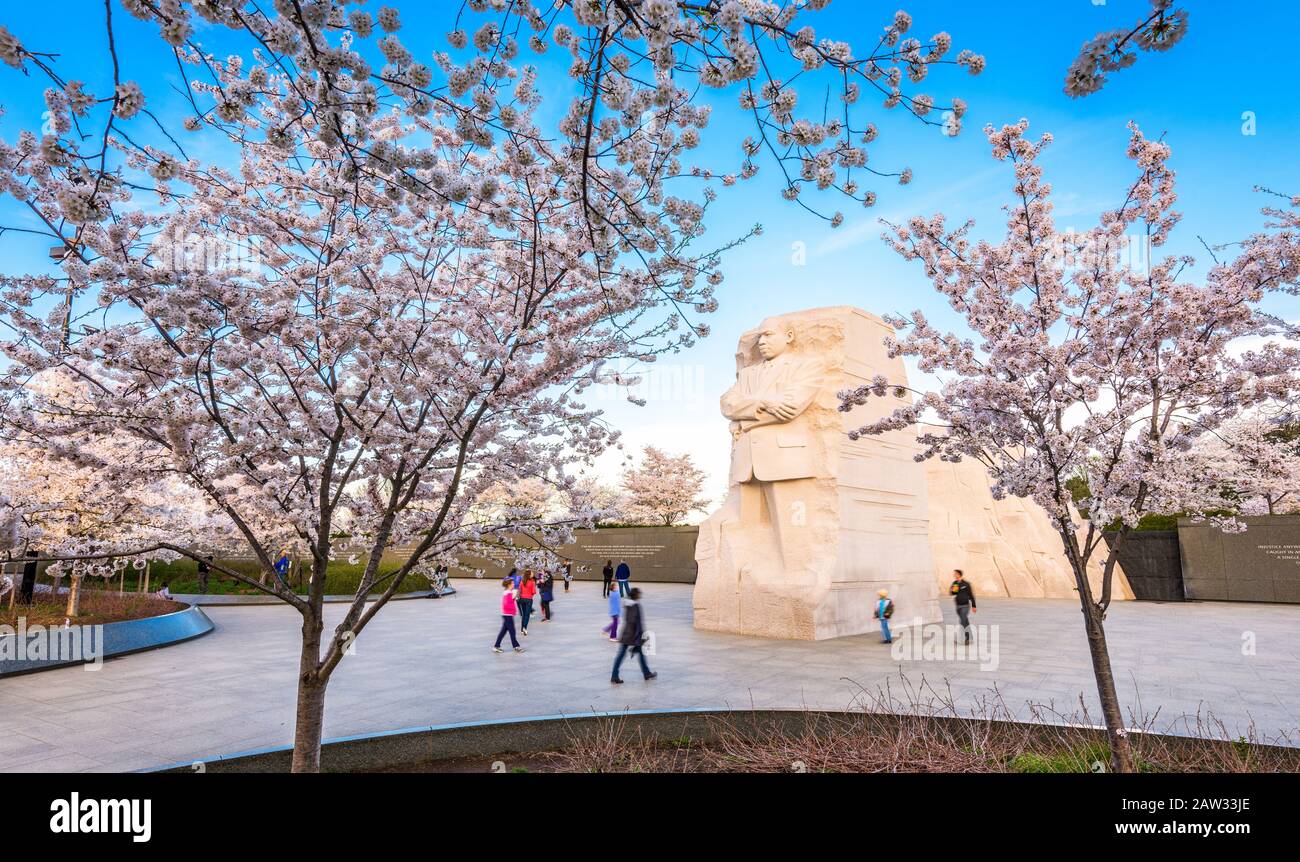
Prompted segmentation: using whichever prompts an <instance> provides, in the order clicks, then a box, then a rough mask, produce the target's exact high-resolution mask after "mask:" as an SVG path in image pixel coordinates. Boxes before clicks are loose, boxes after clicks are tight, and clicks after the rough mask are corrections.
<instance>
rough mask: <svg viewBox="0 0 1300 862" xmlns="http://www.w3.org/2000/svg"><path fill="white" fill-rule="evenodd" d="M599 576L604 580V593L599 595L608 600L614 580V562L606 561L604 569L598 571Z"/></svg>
mask: <svg viewBox="0 0 1300 862" xmlns="http://www.w3.org/2000/svg"><path fill="white" fill-rule="evenodd" d="M600 574H601V576H602V577H604V578H605V592H603V593H601V595H603V596H604V597H605V598H609V589H610V587H611V586H612V585H613V580H614V561H613V560H606V561H605V568H603V569H601V570H600Z"/></svg>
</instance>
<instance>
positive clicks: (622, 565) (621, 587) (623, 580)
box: [614, 560, 632, 596]
mask: <svg viewBox="0 0 1300 862" xmlns="http://www.w3.org/2000/svg"><path fill="white" fill-rule="evenodd" d="M631 577H632V567H631V566H629V565H628V564H627V560H619V561H618V568H617V569H615V570H614V580H615V581H617V582H618V594H619V595H620V596H626V595H627V594H628V592H627V591H628V590H629V589H630V588H631V585H630V584H628V581H629V580H630V579H631Z"/></svg>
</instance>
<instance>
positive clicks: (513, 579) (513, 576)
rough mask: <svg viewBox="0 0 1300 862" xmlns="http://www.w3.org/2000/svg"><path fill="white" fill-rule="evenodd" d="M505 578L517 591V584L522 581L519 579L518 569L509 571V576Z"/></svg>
mask: <svg viewBox="0 0 1300 862" xmlns="http://www.w3.org/2000/svg"><path fill="white" fill-rule="evenodd" d="M506 577H507V578H509V579H510V583H512V584H514V585H515V589H516V590H517V589H519V582H520V581H521V580H523V579H522V578H521V577H520V575H519V570H518V569H511V570H510V574H508V575H506Z"/></svg>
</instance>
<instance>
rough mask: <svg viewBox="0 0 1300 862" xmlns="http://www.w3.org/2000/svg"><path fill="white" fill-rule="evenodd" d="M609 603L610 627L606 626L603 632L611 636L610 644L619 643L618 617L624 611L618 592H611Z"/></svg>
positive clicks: (608, 598)
mask: <svg viewBox="0 0 1300 862" xmlns="http://www.w3.org/2000/svg"><path fill="white" fill-rule="evenodd" d="M607 601H608V602H609V625H607V626H605V627H604V628H603V629H601V631H602V632H604V633H605V634H607V635H608V636H609V641H610V643H618V615H619V612H620V611H621V610H622V604H621V601H620V599H619V597H618V590H610V591H609V594H608V597H607Z"/></svg>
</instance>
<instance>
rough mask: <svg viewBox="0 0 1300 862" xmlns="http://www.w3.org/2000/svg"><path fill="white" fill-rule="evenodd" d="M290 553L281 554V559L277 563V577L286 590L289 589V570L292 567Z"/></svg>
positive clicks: (282, 552) (284, 551) (286, 551)
mask: <svg viewBox="0 0 1300 862" xmlns="http://www.w3.org/2000/svg"><path fill="white" fill-rule="evenodd" d="M292 565H293V564H292V562H291V561H290V559H289V551H288V550H287V549H286V550H283V551H281V552H280V559H278V560H276V561H275V577H276V579H277V580H278V581H279V582H280V584H281V586H283V587H284V588H285V589H286V590H287V589H289V569H290V567H291V566H292Z"/></svg>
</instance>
